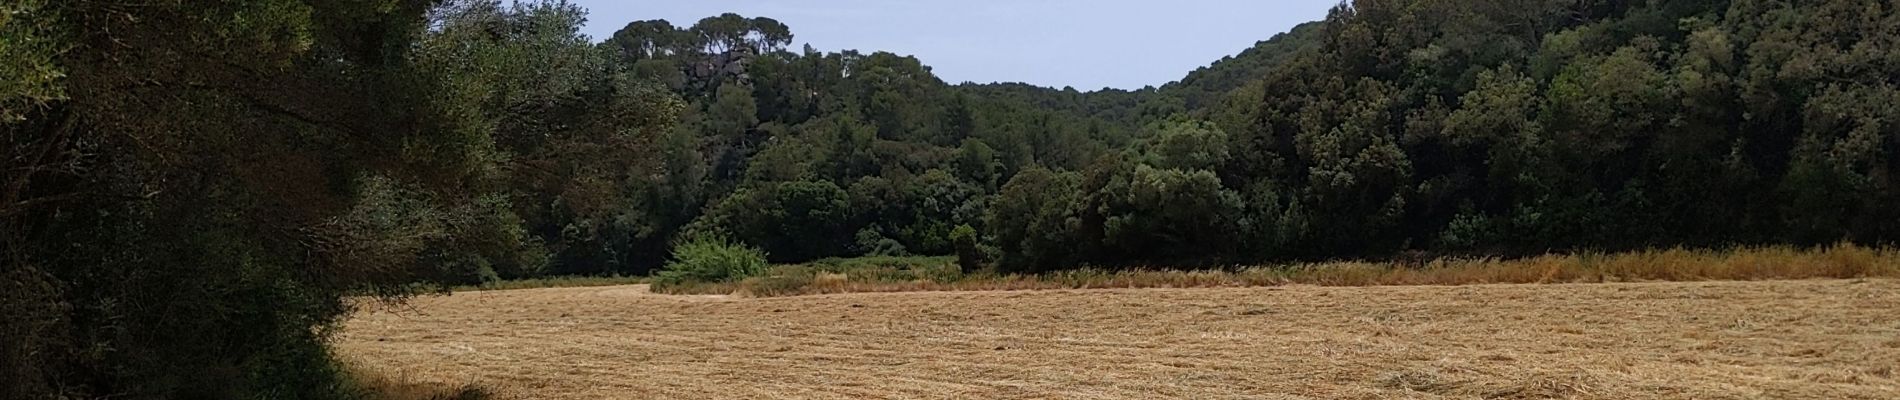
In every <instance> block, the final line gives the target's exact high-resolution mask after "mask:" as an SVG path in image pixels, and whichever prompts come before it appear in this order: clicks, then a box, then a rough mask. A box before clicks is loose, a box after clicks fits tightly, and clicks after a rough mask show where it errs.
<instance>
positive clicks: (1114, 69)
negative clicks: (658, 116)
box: [571, 0, 1338, 90]
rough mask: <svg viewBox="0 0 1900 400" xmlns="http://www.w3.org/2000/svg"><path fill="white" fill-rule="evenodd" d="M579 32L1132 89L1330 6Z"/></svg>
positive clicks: (821, 17) (932, 0) (894, 15)
mask: <svg viewBox="0 0 1900 400" xmlns="http://www.w3.org/2000/svg"><path fill="white" fill-rule="evenodd" d="M571 1H572V2H574V3H577V4H580V5H581V6H583V7H586V8H587V9H588V10H589V12H590V13H589V15H588V24H587V27H586V29H585V33H587V34H588V35H589V36H592V37H593V38H594V40H595V41H600V40H604V39H606V38H607V37H610V36H612V35H613V33H614V31H618V30H620V28H621V27H624V26H626V24H627V23H628V22H633V21H638V20H647V19H665V20H667V21H671V22H672V23H673V24H674V25H676V26H691V25H692V24H693V22H696V21H698V20H699V19H700V18H704V17H710V16H715V15H719V14H721V13H727V12H734V13H738V14H740V15H744V16H746V17H759V16H764V17H771V18H773V19H777V20H779V22H783V23H785V24H786V25H788V26H790V27H791V28H792V34H793V35H795V37H794V40H793V44H792V46H791V48H792V49H799V48H802V46H803V45H804V44H810V45H812V47H816V48H817V49H819V50H821V51H826V52H832V51H840V50H850V49H856V50H860V51H864V52H867V53H868V52H871V51H889V52H892V53H897V54H903V55H913V56H917V58H918V59H920V60H922V61H923V63H924V65H928V66H930V67H931V68H932V72H935V73H936V74H937V76H938V77H941V78H943V80H944V81H946V82H949V83H953V84H954V83H961V82H966V81H967V82H978V83H989V82H1025V83H1030V84H1035V85H1039V86H1049V87H1056V88H1061V87H1065V86H1067V87H1074V88H1076V89H1078V90H1095V89H1101V88H1105V87H1107V88H1118V89H1138V88H1141V87H1143V86H1151V85H1152V86H1161V85H1162V84H1165V83H1168V82H1172V81H1175V80H1179V79H1181V77H1183V76H1186V75H1187V73H1188V72H1189V71H1193V70H1194V69H1195V68H1200V67H1203V66H1207V65H1208V64H1211V63H1213V62H1214V61H1215V60H1219V59H1220V58H1221V57H1225V56H1230V55H1234V54H1237V53H1239V52H1240V51H1241V50H1244V49H1246V48H1248V47H1252V46H1253V44H1254V42H1257V41H1261V40H1266V39H1268V38H1271V37H1273V35H1274V34H1278V33H1281V32H1286V31H1287V30H1288V29H1291V28H1293V26H1294V25H1298V24H1300V23H1302V22H1307V21H1316V20H1319V19H1321V18H1324V17H1325V16H1326V10H1327V9H1328V8H1331V7H1332V6H1333V5H1335V4H1338V1H1337V0H1166V1H1143V0H571Z"/></svg>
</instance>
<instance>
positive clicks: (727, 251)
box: [653, 236, 766, 286]
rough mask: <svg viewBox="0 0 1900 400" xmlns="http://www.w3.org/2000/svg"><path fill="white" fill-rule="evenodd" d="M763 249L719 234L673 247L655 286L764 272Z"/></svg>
mask: <svg viewBox="0 0 1900 400" xmlns="http://www.w3.org/2000/svg"><path fill="white" fill-rule="evenodd" d="M765 267H766V263H765V252H764V251H762V250H759V249H758V248H756V247H750V246H746V245H745V244H742V243H738V242H734V241H731V240H729V239H726V238H725V237H720V236H706V237H700V238H695V239H692V240H688V241H685V242H681V243H679V244H678V245H676V246H674V247H673V256H672V260H671V261H668V262H667V263H666V266H665V268H664V269H663V270H661V271H660V273H659V274H658V275H656V276H655V277H654V280H653V283H654V285H657V286H668V285H678V284H683V283H708V282H733V281H738V280H740V279H745V278H747V277H751V276H757V275H760V274H763V273H765Z"/></svg>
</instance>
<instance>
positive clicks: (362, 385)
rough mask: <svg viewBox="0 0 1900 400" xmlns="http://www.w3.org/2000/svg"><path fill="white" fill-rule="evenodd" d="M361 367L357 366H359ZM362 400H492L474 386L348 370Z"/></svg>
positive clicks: (404, 374)
mask: <svg viewBox="0 0 1900 400" xmlns="http://www.w3.org/2000/svg"><path fill="white" fill-rule="evenodd" d="M359 364H360V363H359ZM350 376H351V377H352V378H355V380H354V381H353V382H354V383H355V385H356V386H355V388H356V390H357V391H358V392H360V393H361V397H360V398H361V399H362V400H494V399H497V397H496V396H494V394H493V393H492V392H491V391H490V390H489V389H487V388H485V387H482V386H480V385H475V384H468V383H463V384H450V383H443V382H437V381H429V380H426V379H423V378H419V377H416V376H414V374H411V373H408V372H403V371H393V372H392V371H386V370H378V369H373V368H364V367H361V366H357V367H353V368H351V369H350Z"/></svg>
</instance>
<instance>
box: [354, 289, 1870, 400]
mask: <svg viewBox="0 0 1900 400" xmlns="http://www.w3.org/2000/svg"><path fill="white" fill-rule="evenodd" d="M338 351H339V353H340V355H341V356H342V357H343V358H344V359H345V360H347V361H349V362H351V363H353V364H355V365H358V366H359V367H361V368H364V369H366V370H369V371H371V372H374V373H381V374H386V375H398V376H401V377H402V378H403V379H409V380H415V381H420V382H425V383H434V384H440V385H443V386H446V387H460V386H462V385H468V384H474V385H479V386H481V387H484V388H487V389H489V390H491V391H493V392H494V393H496V394H497V396H498V397H502V398H524V399H601V398H609V399H647V398H688V399H691V398H719V399H726V398H838V399H844V398H1004V399H1040V398H1099V399H1149V398H1194V399H1243V398H1244V399H1309V398H1310V399H1335V398H1340V399H1400V398H1419V399H1466V398H1505V399H1541V398H1566V399H1630V398H1674V399H1756V398H1814V399H1893V398H1900V378H1897V377H1896V371H1895V370H1896V369H1900V281H1896V280H1890V279H1826V280H1795V281H1756V282H1670V283H1605V284H1550V285H1469V286H1374V287H1322V286H1315V285H1288V286H1278V287H1262V288H1195V289H1103V290H1048V291H985V292H921V293H887V294H836V295H821V296H803V297H782V298H741V297H731V296H669V295H657V294H652V293H649V292H648V289H647V287H646V286H644V285H633V286H615V287H595V288H553V289H530V290H505V291H488V292H469V293H457V294H454V295H451V296H445V297H429V298H421V299H416V300H414V301H411V302H409V303H407V304H402V305H395V306H380V307H370V308H368V309H367V310H365V311H363V312H360V313H359V314H358V315H357V316H356V317H355V318H354V319H353V320H352V321H350V322H349V323H348V324H347V325H346V327H345V328H344V330H343V331H342V332H341V333H340V334H339V335H338Z"/></svg>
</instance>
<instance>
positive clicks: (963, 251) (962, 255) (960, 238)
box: [950, 225, 984, 274]
mask: <svg viewBox="0 0 1900 400" xmlns="http://www.w3.org/2000/svg"><path fill="white" fill-rule="evenodd" d="M981 240H982V238H980V237H978V236H977V233H976V228H972V227H970V226H969V225H957V227H956V228H955V229H951V230H950V243H951V245H952V246H953V247H955V248H956V249H957V267H958V268H959V269H961V270H962V271H963V273H966V274H968V273H973V272H976V270H977V269H979V268H982V267H983V263H984V260H983V251H982V249H980V248H979V246H981V243H980V241H981Z"/></svg>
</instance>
